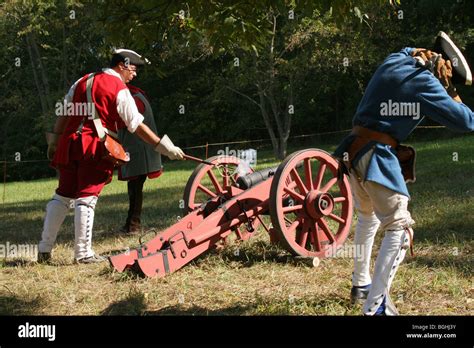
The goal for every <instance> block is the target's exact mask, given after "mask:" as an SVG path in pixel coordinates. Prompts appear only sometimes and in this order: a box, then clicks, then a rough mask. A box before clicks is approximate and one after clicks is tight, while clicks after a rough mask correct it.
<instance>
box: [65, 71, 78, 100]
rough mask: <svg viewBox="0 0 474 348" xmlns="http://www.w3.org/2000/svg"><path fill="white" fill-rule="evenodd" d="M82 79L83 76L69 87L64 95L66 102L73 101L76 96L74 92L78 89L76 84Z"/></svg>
mask: <svg viewBox="0 0 474 348" xmlns="http://www.w3.org/2000/svg"><path fill="white" fill-rule="evenodd" d="M81 80H82V77H81V78H80V79H79V80H77V81H76V82H74V84H73V85H72V86H71V88H69V91H68V92H67V94H66V95H65V96H64V101H65V102H66V103H72V98H73V97H74V92H75V91H76V86H77V84H78V83H79V81H81Z"/></svg>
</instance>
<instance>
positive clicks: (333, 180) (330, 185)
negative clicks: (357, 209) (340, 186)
mask: <svg viewBox="0 0 474 348" xmlns="http://www.w3.org/2000/svg"><path fill="white" fill-rule="evenodd" d="M336 182H337V178H336V177H334V178H332V179H331V180H329V181H328V183H327V184H326V185H324V186H323V188H322V189H321V192H328V191H329V190H330V189H331V187H333V185H334V184H335V183H336Z"/></svg>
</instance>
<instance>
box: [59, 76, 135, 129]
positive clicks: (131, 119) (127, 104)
mask: <svg viewBox="0 0 474 348" xmlns="http://www.w3.org/2000/svg"><path fill="white" fill-rule="evenodd" d="M102 71H103V72H104V73H106V74H109V75H112V76H115V77H117V78H118V79H120V81H123V80H122V78H121V77H120V75H119V74H118V73H117V72H116V71H115V70H113V69H110V68H104V69H102ZM81 79H82V77H81V78H80V79H79V80H77V81H76V82H75V83H74V84H73V85H72V86H71V88H70V89H69V91H68V93H67V94H66V96H65V97H64V101H65V102H66V103H71V102H72V98H73V97H74V92H75V90H76V86H77V84H78V82H79V81H80V80H81ZM116 102H117V112H118V114H119V116H120V118H121V119H122V120H123V122H124V123H125V125H126V126H127V129H128V131H129V132H130V133H134V132H135V131H136V130H137V128H138V126H139V125H140V124H141V123H142V122H143V120H144V117H143V115H142V114H140V112H139V111H138V108H137V104H135V100H134V99H133V97H132V95H131V94H130V91H129V89H128V88H125V89H122V90H121V91H120V92H118V94H117V98H116ZM66 105H67V104H66Z"/></svg>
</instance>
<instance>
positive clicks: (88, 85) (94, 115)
mask: <svg viewBox="0 0 474 348" xmlns="http://www.w3.org/2000/svg"><path fill="white" fill-rule="evenodd" d="M94 75H95V73H92V74H89V76H88V77H87V81H86V93H87V103H88V104H89V105H90V107H91V110H92V115H91V116H92V122H94V126H95V130H96V131H97V135H98V136H99V139H100V140H101V141H103V140H105V130H104V126H103V125H102V121H101V120H100V117H99V116H98V113H97V110H96V108H95V102H94V100H93V99H92V85H93V83H94Z"/></svg>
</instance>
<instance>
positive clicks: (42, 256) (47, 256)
mask: <svg viewBox="0 0 474 348" xmlns="http://www.w3.org/2000/svg"><path fill="white" fill-rule="evenodd" d="M50 260H51V253H38V258H37V260H36V262H38V263H48V262H49V261H50Z"/></svg>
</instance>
